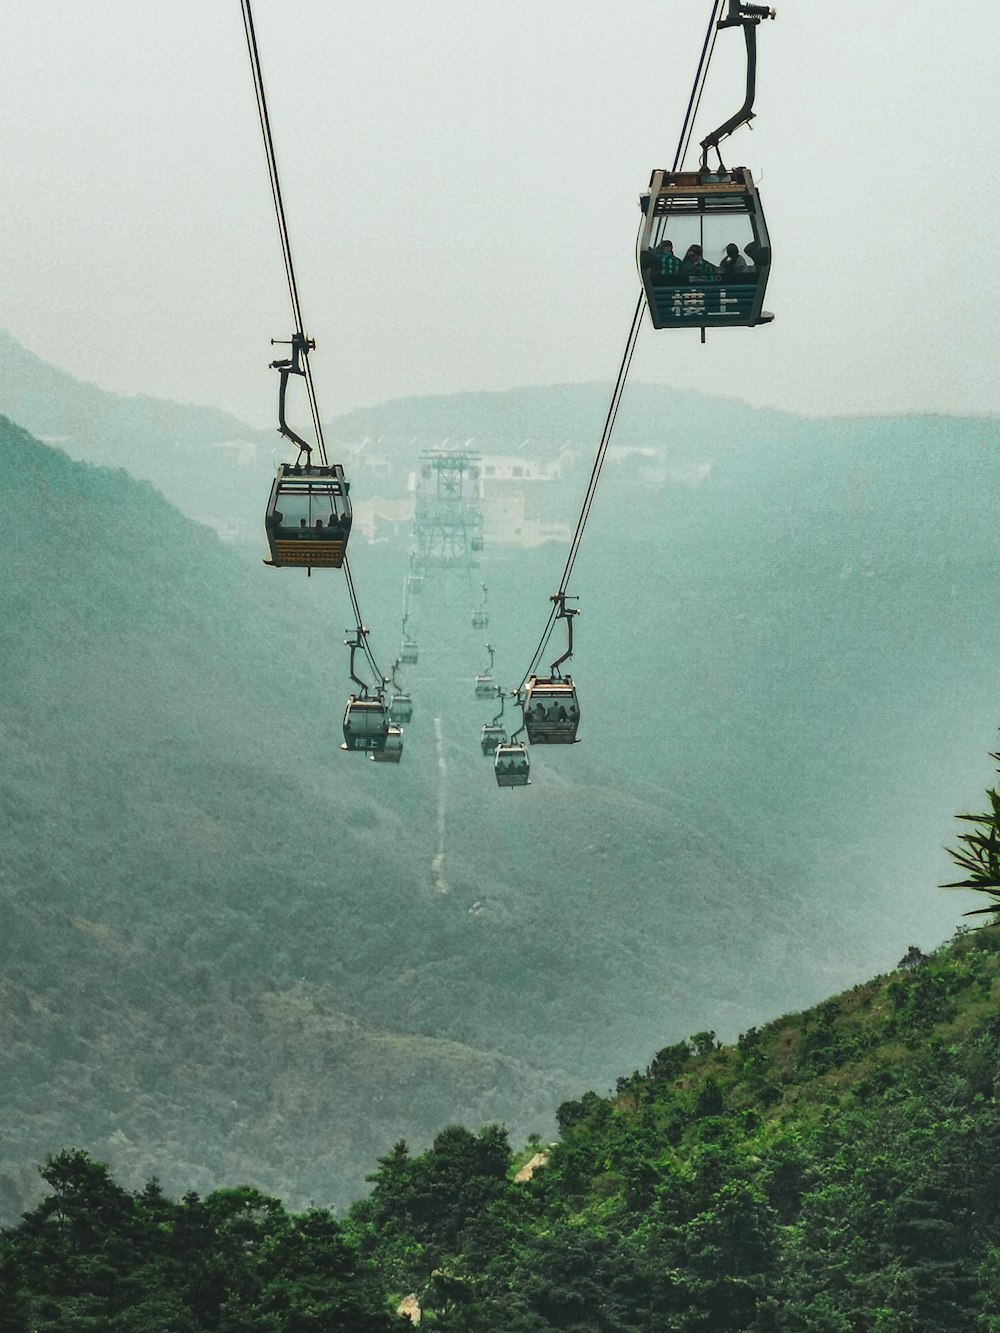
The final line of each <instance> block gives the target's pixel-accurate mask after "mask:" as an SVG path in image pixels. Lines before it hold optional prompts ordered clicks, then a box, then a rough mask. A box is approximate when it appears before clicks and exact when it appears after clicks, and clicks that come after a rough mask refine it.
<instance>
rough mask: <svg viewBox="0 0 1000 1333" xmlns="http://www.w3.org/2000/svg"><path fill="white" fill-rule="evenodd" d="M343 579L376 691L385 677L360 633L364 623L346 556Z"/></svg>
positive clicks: (364, 634)
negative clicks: (373, 677)
mask: <svg viewBox="0 0 1000 1333" xmlns="http://www.w3.org/2000/svg"><path fill="white" fill-rule="evenodd" d="M344 579H345V581H346V583H347V595H348V596H349V597H350V599H351V609H352V610H353V612H354V623H355V624H356V625H357V627H358V635H359V638H360V639H361V650H362V652H363V653H364V655H365V659H366V660H367V662H368V665H369V666H370V667H371V669H372V672H373V674H374V676H375V682H376V689H381V688H382V685H383V682H384V681H385V680H386V677H385V676H383V674H382V672H381V670H380V669H379V665H378V663H377V662H376V661H375V655H374V654H373V652H372V650H371V647H370V646H369V643H368V634H367V632H364V633H362V632H361V631H362V630H364V621H363V620H362V619H361V607H360V606H359V605H358V595H357V593H356V592H355V590H354V575H353V574H352V573H351V566H350V563H349V561H348V559H347V557H346V556H345V557H344Z"/></svg>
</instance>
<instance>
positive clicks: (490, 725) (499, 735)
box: [479, 722, 507, 756]
mask: <svg viewBox="0 0 1000 1333" xmlns="http://www.w3.org/2000/svg"><path fill="white" fill-rule="evenodd" d="M506 742H507V728H506V727H504V726H501V724H500V723H499V722H487V723H486V725H485V726H484V727H483V730H482V734H481V735H480V737H479V744H480V745H481V746H482V750H483V754H484V755H487V756H488V755H492V754H496V749H497V746H498V745H505V744H506Z"/></svg>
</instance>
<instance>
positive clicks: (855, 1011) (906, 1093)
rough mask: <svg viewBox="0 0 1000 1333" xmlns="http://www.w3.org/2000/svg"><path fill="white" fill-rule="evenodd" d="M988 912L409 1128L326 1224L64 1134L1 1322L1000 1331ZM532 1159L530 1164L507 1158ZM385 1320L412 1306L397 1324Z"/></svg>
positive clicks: (13, 1261) (5, 1271)
mask: <svg viewBox="0 0 1000 1333" xmlns="http://www.w3.org/2000/svg"><path fill="white" fill-rule="evenodd" d="M998 1094H1000V927H998V926H995V925H994V926H989V927H986V928H984V929H982V930H980V931H977V932H968V931H966V932H960V933H959V935H958V936H956V938H955V940H954V941H953V942H952V944H951V945H949V946H946V947H944V948H941V949H939V950H937V951H936V952H935V953H934V954H932V955H930V956H927V955H925V954H923V953H922V952H921V951H920V950H919V949H916V948H913V949H910V950H909V951H908V952H907V955H906V957H905V958H904V959H903V960H902V962H901V964H900V967H899V969H898V970H897V971H895V972H894V973H892V974H890V975H888V976H884V977H880V978H878V979H876V980H875V981H872V982H870V983H868V984H866V985H859V986H855V987H854V988H853V989H852V990H851V991H849V992H847V993H845V994H843V995H841V996H839V997H837V998H835V999H831V1000H828V1001H826V1002H825V1003H823V1004H821V1005H819V1006H817V1007H816V1008H814V1009H811V1010H808V1011H806V1012H804V1013H800V1014H795V1015H790V1016H786V1017H784V1018H781V1019H778V1020H777V1021H775V1022H773V1023H770V1024H768V1025H766V1026H763V1027H761V1028H758V1029H752V1030H751V1031H749V1032H747V1033H745V1034H743V1035H742V1036H741V1037H740V1039H739V1041H738V1042H737V1043H736V1044H735V1045H732V1046H723V1045H720V1044H719V1043H718V1042H717V1041H716V1040H715V1034H714V1033H711V1032H707V1031H706V1032H700V1033H697V1034H695V1035H694V1036H693V1037H692V1038H691V1039H690V1040H688V1041H684V1042H678V1043H675V1044H673V1045H672V1046H669V1047H666V1048H665V1049H663V1050H662V1051H660V1052H659V1053H658V1054H657V1055H656V1056H655V1057H654V1059H653V1060H652V1061H651V1062H650V1065H649V1067H648V1068H647V1069H646V1070H645V1071H642V1072H640V1071H636V1072H635V1073H633V1074H631V1075H629V1076H626V1077H623V1078H620V1079H619V1080H618V1084H617V1087H616V1089H615V1091H614V1093H612V1094H611V1095H609V1096H606V1097H600V1096H597V1095H596V1094H594V1093H588V1094H586V1095H585V1096H584V1097H582V1098H580V1099H579V1100H577V1101H574V1102H567V1103H565V1104H563V1105H562V1106H561V1107H560V1108H559V1112H558V1120H559V1125H560V1131H561V1132H560V1137H559V1139H558V1141H557V1142H556V1143H554V1144H551V1145H549V1146H548V1147H547V1148H545V1149H543V1150H542V1154H541V1155H542V1156H543V1157H547V1160H545V1161H544V1162H543V1164H541V1165H537V1164H536V1166H535V1169H534V1171H533V1173H531V1174H530V1175H529V1178H527V1179H524V1178H522V1179H520V1180H518V1179H515V1176H516V1174H517V1168H519V1167H521V1166H522V1165H523V1164H524V1163H525V1162H526V1161H527V1160H528V1159H529V1158H530V1159H533V1160H534V1161H535V1162H536V1163H537V1160H538V1159H537V1157H536V1153H537V1152H538V1149H539V1147H540V1145H539V1144H538V1143H537V1142H534V1143H531V1144H529V1146H528V1147H527V1149H526V1150H525V1151H524V1152H523V1153H519V1154H517V1155H515V1154H513V1153H512V1151H511V1149H510V1146H509V1144H508V1141H507V1136H506V1133H505V1131H504V1130H503V1129H502V1128H500V1127H498V1126H488V1127H486V1128H484V1129H482V1130H481V1131H480V1132H478V1133H474V1132H472V1131H470V1130H468V1129H464V1128H461V1127H459V1126H453V1127H451V1128H449V1129H446V1130H444V1131H443V1132H441V1133H440V1134H439V1135H438V1136H437V1137H436V1138H435V1140H434V1142H433V1144H432V1146H431V1147H430V1148H429V1149H428V1150H426V1151H425V1152H422V1153H418V1154H412V1153H411V1152H410V1151H409V1149H408V1148H407V1145H406V1143H405V1142H399V1143H397V1144H396V1146H395V1147H394V1148H393V1149H392V1151H391V1152H389V1153H388V1154H386V1155H385V1156H383V1157H382V1158H381V1159H380V1161H379V1163H378V1167H377V1170H376V1171H375V1173H374V1174H373V1176H372V1177H371V1184H372V1189H371V1193H370V1195H369V1196H368V1197H367V1198H366V1199H364V1200H363V1201H362V1202H360V1203H359V1204H357V1205H355V1207H354V1208H353V1209H352V1211H351V1213H350V1214H349V1215H348V1216H347V1217H346V1218H345V1219H343V1220H342V1221H341V1222H338V1221H336V1220H335V1219H334V1218H333V1217H332V1216H331V1215H330V1214H329V1213H327V1212H325V1211H322V1210H312V1211H310V1212H308V1213H306V1214H302V1215H298V1216H290V1215H289V1214H287V1213H286V1212H285V1210H284V1209H283V1208H282V1207H281V1205H280V1204H278V1203H277V1202H276V1201H275V1200H273V1199H268V1198H266V1197H265V1196H263V1195H261V1194H259V1193H258V1192H256V1191H254V1190H246V1189H241V1190H220V1191H217V1192H215V1193H214V1194H212V1195H210V1196H208V1197H207V1198H205V1199H204V1200H201V1199H199V1198H198V1197H197V1196H196V1195H188V1196H187V1197H185V1198H184V1199H183V1200H182V1201H181V1202H180V1203H172V1202H170V1201H169V1200H167V1199H166V1198H165V1197H164V1196H163V1194H162V1193H161V1191H160V1190H159V1188H158V1186H156V1184H155V1183H153V1184H150V1185H148V1186H147V1187H146V1188H145V1189H143V1190H139V1191H136V1192H135V1193H134V1194H127V1193H126V1192H124V1191H122V1190H121V1189H119V1188H118V1187H117V1186H116V1185H115V1184H114V1183H113V1182H112V1181H111V1180H110V1178H109V1176H108V1173H107V1171H106V1170H105V1168H103V1167H101V1166H99V1165H97V1164H96V1163H94V1162H93V1161H91V1160H90V1159H88V1158H86V1157H85V1156H84V1155H82V1154H79V1153H67V1154H62V1155H61V1156H59V1157H57V1158H55V1159H54V1160H53V1161H51V1162H50V1163H49V1165H48V1166H47V1168H46V1170H45V1172H44V1175H45V1179H46V1181H47V1182H48V1184H49V1186H50V1189H51V1190H52V1193H51V1194H50V1196H49V1197H48V1198H47V1199H46V1201H45V1202H44V1203H43V1204H42V1205H41V1206H40V1207H39V1208H37V1209H35V1210H34V1211H32V1212H31V1213H30V1214H28V1216H27V1217H25V1218H24V1219H23V1221H22V1223H21V1224H20V1226H18V1227H16V1228H12V1229H10V1230H8V1231H7V1232H6V1233H4V1235H3V1239H2V1241H0V1255H2V1261H0V1275H2V1276H0V1283H2V1285H0V1304H2V1305H3V1308H4V1309H5V1310H6V1311H9V1312H10V1314H9V1315H8V1318H7V1322H6V1323H5V1324H4V1329H5V1330H7V1329H9V1330H10V1333H22V1331H23V1333H27V1330H29V1329H30V1330H32V1331H33V1333H34V1331H36V1330H37V1331H39V1333H40V1331H41V1330H51V1331H52V1333H57V1330H58V1333H64V1330H65V1331H68V1330H73V1329H95V1330H96V1329H108V1330H122V1333H124V1330H136V1333H138V1330H140V1329H141V1330H144V1333H145V1331H146V1330H160V1329H162V1330H163V1331H164V1333H166V1330H168V1329H169V1330H185V1331H186V1330H192V1331H193V1330H200V1329H222V1330H227V1333H229V1331H231V1333H236V1330H246V1333H251V1331H255V1330H267V1331H268V1333H279V1331H283V1330H289V1333H291V1331H292V1330H302V1331H303V1333H306V1331H308V1330H316V1331H317V1333H319V1330H331V1331H333V1330H338V1329H343V1330H345V1333H346V1331H347V1330H357V1333H365V1330H369V1329H370V1330H372V1333H375V1331H376V1330H378V1329H381V1328H385V1327H390V1326H399V1324H400V1321H398V1320H396V1319H395V1317H394V1312H395V1311H396V1310H397V1308H398V1306H399V1304H400V1302H401V1300H403V1299H404V1298H407V1297H408V1298H409V1299H410V1301H411V1307H412V1302H414V1301H415V1302H416V1303H417V1304H418V1305H419V1307H420V1309H421V1314H422V1322H421V1327H424V1328H428V1329H439V1330H442V1333H444V1331H445V1330H449V1331H450V1333H546V1331H547V1330H559V1331H560V1333H647V1331H648V1333H654V1330H655V1333H667V1331H669V1333H726V1331H728V1330H731V1331H732V1333H869V1331H871V1333H913V1331H914V1330H916V1329H920V1330H921V1333H969V1331H971V1330H976V1331H977V1333H996V1330H997V1329H998V1328H1000V1249H998V1247H997V1241H996V1238H997V1234H998V1231H997V1228H998V1225H1000V1100H998ZM524 1174H525V1173H522V1177H523V1175H524ZM402 1326H406V1325H405V1324H404V1325H402Z"/></svg>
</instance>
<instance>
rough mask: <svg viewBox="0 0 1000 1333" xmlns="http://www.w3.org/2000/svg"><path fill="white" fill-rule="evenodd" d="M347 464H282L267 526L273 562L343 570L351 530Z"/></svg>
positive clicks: (268, 506)
mask: <svg viewBox="0 0 1000 1333" xmlns="http://www.w3.org/2000/svg"><path fill="white" fill-rule="evenodd" d="M347 489H348V488H347V482H346V481H345V480H344V469H343V468H342V467H341V465H340V464H339V463H335V464H333V465H332V466H330V467H321V466H319V465H317V466H313V465H312V464H309V463H306V464H304V465H303V464H300V463H279V464H278V475H277V476H276V477H275V479H274V484H273V485H272V487H271V498H270V500H269V501H268V505H267V515H266V517H265V519H264V528H265V531H266V533H267V544H268V546H269V547H270V548H271V558H270V560H268V561H266V563H267V564H269V565H276V566H277V567H278V568H282V567H284V566H286V565H295V566H297V567H299V568H302V567H306V568H310V569H311V568H314V567H315V568H319V569H340V568H341V566H342V565H343V563H344V553H345V551H346V549H347V538H348V536H349V534H350V531H351V502H350V499H349V498H348V494H347Z"/></svg>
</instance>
